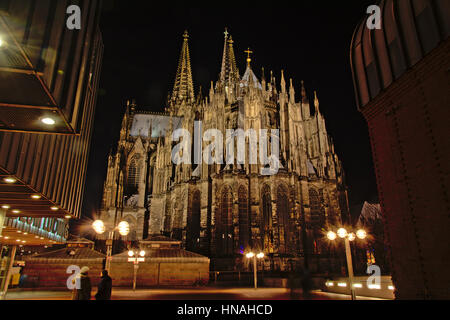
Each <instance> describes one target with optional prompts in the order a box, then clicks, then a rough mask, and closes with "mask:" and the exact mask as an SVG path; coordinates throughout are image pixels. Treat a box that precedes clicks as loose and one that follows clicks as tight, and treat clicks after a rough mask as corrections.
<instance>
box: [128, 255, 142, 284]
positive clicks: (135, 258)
mask: <svg viewBox="0 0 450 320" xmlns="http://www.w3.org/2000/svg"><path fill="white" fill-rule="evenodd" d="M145 254H146V252H145V251H144V250H141V251H139V252H138V251H134V250H130V251H128V257H129V258H128V262H133V266H134V275H133V291H136V278H137V272H138V269H139V262H144V261H145V258H144V257H145Z"/></svg>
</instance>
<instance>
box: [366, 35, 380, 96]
mask: <svg viewBox="0 0 450 320" xmlns="http://www.w3.org/2000/svg"><path fill="white" fill-rule="evenodd" d="M371 40H372V39H371V32H370V30H369V29H368V28H364V36H363V51H364V62H365V64H366V74H367V79H368V80H369V90H370V96H371V98H372V99H373V98H375V97H376V96H377V94H378V93H379V92H380V80H379V77H378V71H377V61H376V60H375V55H374V51H373V48H372V41H371Z"/></svg>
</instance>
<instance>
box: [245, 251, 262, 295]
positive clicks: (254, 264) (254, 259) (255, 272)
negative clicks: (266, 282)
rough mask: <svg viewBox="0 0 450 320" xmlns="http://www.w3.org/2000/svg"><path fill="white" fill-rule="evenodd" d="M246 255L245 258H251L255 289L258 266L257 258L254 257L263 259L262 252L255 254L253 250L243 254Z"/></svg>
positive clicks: (256, 286)
mask: <svg viewBox="0 0 450 320" xmlns="http://www.w3.org/2000/svg"><path fill="white" fill-rule="evenodd" d="M245 256H246V257H247V259H252V258H253V279H254V283H255V289H257V288H258V267H257V264H256V262H257V260H256V259H263V258H264V253H263V252H260V253H258V254H255V253H253V252H249V253H247V254H246V255H245Z"/></svg>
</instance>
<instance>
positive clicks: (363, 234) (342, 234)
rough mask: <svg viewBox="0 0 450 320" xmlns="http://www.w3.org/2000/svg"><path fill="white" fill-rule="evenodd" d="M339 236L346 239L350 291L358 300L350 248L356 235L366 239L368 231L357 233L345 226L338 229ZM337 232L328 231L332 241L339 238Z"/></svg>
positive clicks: (353, 298) (361, 230)
mask: <svg viewBox="0 0 450 320" xmlns="http://www.w3.org/2000/svg"><path fill="white" fill-rule="evenodd" d="M337 236H339V238H341V239H344V242H345V256H346V258H347V269H348V278H349V283H350V292H351V295H352V300H356V295H355V289H354V287H353V262H352V252H351V250H350V241H355V240H356V237H358V239H361V240H364V239H365V238H366V237H367V232H366V231H365V230H363V229H360V230H358V231H356V234H355V233H353V232H350V233H348V232H347V230H346V229H345V228H340V229H339V230H338V231H337ZM337 236H336V233H334V232H333V231H329V232H328V233H327V238H328V239H329V240H330V241H334V240H336V239H337Z"/></svg>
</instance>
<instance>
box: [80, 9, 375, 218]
mask: <svg viewBox="0 0 450 320" xmlns="http://www.w3.org/2000/svg"><path fill="white" fill-rule="evenodd" d="M297 2H298V3H296V4H295V7H292V4H291V3H283V2H281V1H273V2H267V3H266V2H252V4H251V5H250V4H248V5H244V4H245V3H244V2H240V3H236V4H234V3H231V2H229V1H221V2H218V3H217V5H216V6H214V7H202V6H198V7H196V8H193V7H191V6H192V5H193V3H192V2H188V3H189V4H190V5H191V6H188V5H187V2H185V3H174V2H172V1H170V2H169V1H166V2H165V3H167V7H164V6H163V5H164V2H163V1H159V2H158V6H155V5H154V3H155V2H154V1H141V0H139V1H136V0H128V1H122V0H116V1H112V0H106V1H104V14H103V16H102V21H101V30H102V33H103V39H104V44H105V52H104V60H103V68H102V77H101V80H100V95H99V98H98V104H97V110H96V116H95V124H94V125H95V129H94V133H93V139H92V146H91V153H90V160H89V167H88V177H87V185H86V194H85V198H84V208H83V215H84V216H85V217H90V216H91V215H92V214H93V213H94V212H95V211H96V210H97V209H98V207H99V205H100V201H101V197H102V191H103V190H102V189H103V182H104V179H105V175H106V165H107V156H108V152H109V150H110V148H111V147H112V146H115V144H116V143H117V140H118V137H119V130H120V124H121V120H122V116H123V113H124V111H125V109H124V105H125V102H126V100H128V99H131V98H135V99H136V100H137V104H138V106H139V109H147V110H152V111H162V110H163V105H164V102H165V99H166V97H167V93H168V91H169V90H171V89H172V86H173V82H174V78H175V72H176V68H177V64H178V58H179V54H180V49H181V43H182V34H183V31H184V30H185V29H187V30H188V31H189V34H190V42H189V45H190V54H191V64H192V71H193V77H194V85H195V90H196V92H198V90H199V86H200V85H201V86H202V87H203V88H204V89H203V93H204V94H206V93H207V92H208V91H207V90H208V89H209V86H210V81H211V80H214V81H216V80H217V78H218V74H219V72H220V65H221V58H222V51H223V37H224V35H223V32H224V28H225V27H228V30H229V32H230V33H231V35H232V36H233V40H234V42H235V43H234V48H235V54H236V59H237V63H238V67H239V69H240V71H241V75H242V72H243V71H245V58H246V57H245V53H244V52H243V51H244V50H246V49H247V47H250V48H251V49H252V50H253V51H254V55H253V61H252V68H253V70H254V71H255V73H256V74H257V75H258V76H259V77H260V70H261V67H264V69H265V70H266V75H267V74H268V72H269V71H270V70H273V72H274V75H275V76H276V78H277V82H278V83H279V80H280V72H281V70H282V69H284V70H285V75H286V77H287V78H290V77H292V78H293V79H294V85H295V89H296V93H297V100H298V97H299V94H300V81H301V80H302V79H303V80H305V85H306V89H307V91H308V94H310V95H311V94H312V93H313V90H317V91H318V95H319V99H320V104H321V107H320V108H321V111H322V112H323V114H324V115H325V119H326V124H327V128H328V132H329V134H330V135H331V136H332V137H333V139H334V143H335V147H336V151H337V153H338V155H339V157H340V158H341V160H342V161H343V164H344V169H345V172H346V177H347V184H348V187H349V197H350V204H351V205H355V204H359V203H362V202H364V201H365V200H376V194H377V192H376V183H375V177H374V170H373V163H372V158H371V149H370V143H369V137H368V131H367V125H366V123H365V120H364V118H363V117H362V115H361V114H360V113H359V112H358V111H357V108H356V104H355V98H354V91H353V81H352V76H351V71H350V63H349V47H350V42H351V37H352V34H353V30H354V28H355V27H356V25H357V24H358V22H359V21H360V19H362V17H363V16H364V15H365V11H366V8H367V7H368V6H369V5H370V4H373V3H374V1H373V0H372V1H363V0H356V1H322V0H320V1H319V0H316V1H313V0H308V1H306V0H303V1H297ZM149 3H152V5H149ZM161 3H162V4H161ZM213 3H215V2H213ZM219 4H220V6H219ZM205 88H206V89H205Z"/></svg>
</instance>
